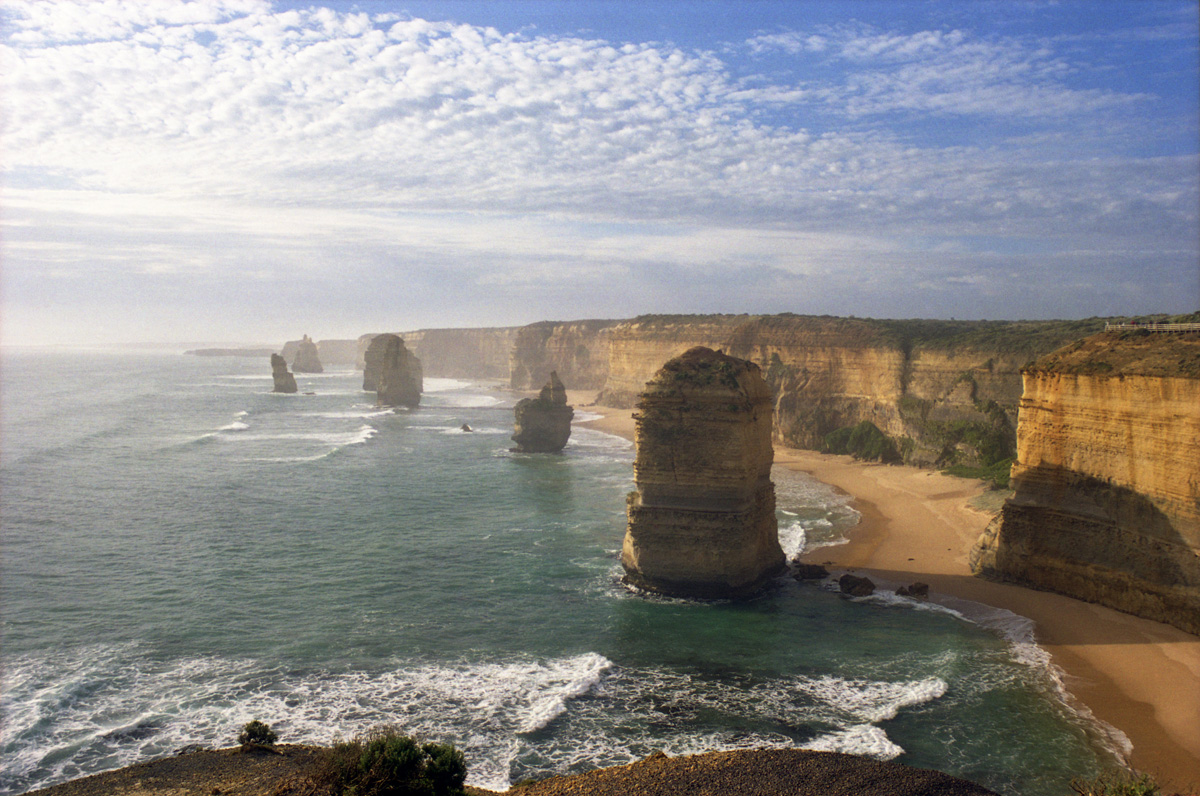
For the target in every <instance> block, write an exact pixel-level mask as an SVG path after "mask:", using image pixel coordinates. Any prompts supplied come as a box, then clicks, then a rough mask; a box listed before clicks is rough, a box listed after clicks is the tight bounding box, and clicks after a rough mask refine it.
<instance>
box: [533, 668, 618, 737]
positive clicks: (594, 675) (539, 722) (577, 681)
mask: <svg viewBox="0 0 1200 796" xmlns="http://www.w3.org/2000/svg"><path fill="white" fill-rule="evenodd" d="M610 668H612V661H610V660H608V659H607V658H605V657H604V656H603V655H597V654H595V653H588V654H587V655H583V656H581V657H579V658H575V659H572V660H571V663H570V665H569V666H568V667H567V671H566V676H565V677H563V678H562V679H561V680H560V681H559V682H553V681H551V684H550V687H549V689H548V690H549V693H547V694H545V695H544V696H541V697H539V698H538V699H537V700H536V701H535V702H534V703H533V704H532V705H531V706H530V707H529V709H528V710H527V711H526V713H525V716H524V718H523V719H522V720H521V724H520V726H519V727H518V728H517V732H519V733H530V732H536V731H538V730H540V729H543V728H544V727H546V726H547V725H549V724H550V722H552V721H554V720H555V719H556V718H558V717H559V716H560V715H562V713H563V711H565V710H566V709H567V702H569V701H570V700H572V699H574V698H575V697H580V696H583V695H584V694H586V693H587V692H588V691H591V690H592V689H593V688H594V687H595V686H596V685H597V684H599V682H600V677H601V676H602V675H603V674H604V673H605V672H606V671H608V670H609V669H610Z"/></svg>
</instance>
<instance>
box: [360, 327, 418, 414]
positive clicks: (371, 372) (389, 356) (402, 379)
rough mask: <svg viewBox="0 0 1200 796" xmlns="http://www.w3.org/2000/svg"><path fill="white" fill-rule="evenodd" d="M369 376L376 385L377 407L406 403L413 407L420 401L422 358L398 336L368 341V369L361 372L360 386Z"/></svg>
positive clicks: (388, 335) (379, 336)
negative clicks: (418, 357)
mask: <svg viewBox="0 0 1200 796" xmlns="http://www.w3.org/2000/svg"><path fill="white" fill-rule="evenodd" d="M368 378H369V379H370V383H372V384H374V385H375V391H376V393H377V396H378V404H379V406H407V407H408V408H410V409H415V408H416V407H417V406H418V405H419V404H420V403H421V391H422V389H423V387H424V375H423V373H422V371H421V361H420V360H419V359H417V358H416V356H414V355H413V354H412V352H411V351H409V350H408V349H407V348H405V346H404V340H403V339H401V338H400V337H399V336H398V335H394V334H381V335H378V336H376V337H375V339H373V340H372V341H371V345H370V347H369V348H368V349H367V371H365V372H364V375H363V389H364V390H366V389H369V388H368V387H367V384H368Z"/></svg>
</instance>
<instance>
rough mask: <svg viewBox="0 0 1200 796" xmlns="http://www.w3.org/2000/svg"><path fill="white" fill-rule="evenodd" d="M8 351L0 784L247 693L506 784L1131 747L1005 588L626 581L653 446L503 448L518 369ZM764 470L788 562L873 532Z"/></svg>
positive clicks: (1059, 772)
mask: <svg viewBox="0 0 1200 796" xmlns="http://www.w3.org/2000/svg"><path fill="white" fill-rule="evenodd" d="M0 377H2V385H3V387H2V389H3V392H2V405H0V406H2V411H3V415H2V418H3V426H2V437H0V443H2V444H0V476H2V481H0V533H2V543H3V548H2V551H3V559H2V565H0V566H2V569H0V578H2V580H0V622H2V625H0V630H2V636H0V640H2V644H3V646H2V655H3V659H2V660H3V684H2V686H3V687H2V694H0V709H2V722H3V724H2V737H0V744H2V746H0V750H2V751H0V758H2V761H3V763H2V771H0V793H3V794H13V793H23V792H25V791H26V790H30V789H33V788H38V787H43V786H46V785H50V784H54V783H57V782H62V781H64V780H67V779H71V778H75V777H79V776H84V775H87V774H92V773H96V772H100V771H105V770H108V769H112V768H116V767H120V766H124V765H128V764H130V763H133V762H136V761H140V760H145V759H148V758H152V757H156V756H162V755H170V754H173V753H175V752H176V751H177V750H179V749H181V748H184V747H187V746H190V745H196V744H199V745H205V746H229V745H233V744H234V743H235V741H236V737H237V733H238V731H239V729H240V727H241V726H242V725H243V724H244V723H245V722H247V721H249V720H250V719H254V718H257V719H261V720H263V721H266V722H268V723H269V724H271V725H272V726H273V727H274V728H275V730H276V731H277V732H278V733H279V735H280V740H281V741H284V742H296V743H329V742H330V741H332V740H333V739H334V738H336V737H339V736H340V737H343V738H348V737H351V736H353V735H354V734H355V733H358V732H360V731H362V730H365V729H367V728H368V727H371V726H373V725H377V724H383V723H389V724H394V725H398V726H399V727H401V728H403V729H404V730H405V731H407V732H411V733H414V734H418V735H420V736H422V737H424V738H427V739H432V740H441V741H449V742H452V743H454V744H456V745H457V746H459V747H460V748H461V749H463V750H464V751H465V753H466V756H467V761H468V765H469V775H468V782H469V783H470V784H475V785H479V786H482V787H487V788H493V789H497V790H503V789H505V788H507V787H508V786H509V784H510V783H514V782H517V781H520V780H522V779H526V778H530V777H542V776H546V775H549V774H566V773H572V772H579V771H584V770H588V769H590V768H593V767H597V766H609V765H616V764H623V763H627V762H630V761H633V760H635V759H638V758H641V757H643V756H645V755H647V754H649V753H651V752H654V751H657V750H662V751H665V752H667V753H668V754H671V755H681V754H688V753H695V752H702V751H709V750H717V749H738V748H753V747H764V746H769V747H803V748H811V749H828V750H837V751H845V752H853V753H859V754H868V755H873V756H875V757H878V758H884V759H896V760H899V761H901V762H904V763H907V764H910V765H915V766H921V767H928V768H936V769H940V770H942V771H946V772H948V773H951V774H955V775H958V776H962V777H966V778H968V779H972V780H975V781H977V782H979V783H981V784H983V785H986V786H988V787H990V788H993V789H995V790H997V791H999V792H1001V793H1004V794H1014V795H1016V794H1021V795H1023V796H1024V795H1028V796H1036V795H1041V794H1045V796H1061V794H1063V793H1066V792H1068V788H1067V782H1068V781H1069V779H1070V778H1071V777H1072V776H1075V775H1091V774H1094V773H1095V772H1096V771H1097V770H1098V769H1099V768H1101V767H1104V766H1108V765H1111V764H1112V763H1113V762H1114V757H1113V755H1114V751H1113V750H1116V749H1119V748H1120V745H1121V738H1120V736H1119V734H1118V733H1115V732H1113V731H1110V730H1107V729H1106V728H1104V727H1102V726H1100V725H1098V724H1097V723H1095V722H1093V721H1092V720H1091V719H1090V718H1089V717H1088V716H1086V715H1081V714H1080V713H1079V712H1077V711H1076V710H1074V709H1073V708H1072V707H1071V706H1070V704H1069V701H1068V700H1066V699H1065V692H1064V691H1063V690H1062V686H1061V682H1060V680H1059V678H1058V676H1057V673H1056V672H1055V670H1054V669H1053V668H1051V667H1050V666H1049V665H1048V661H1047V658H1046V656H1045V655H1044V654H1043V653H1042V652H1041V650H1040V649H1038V648H1037V647H1036V646H1035V645H1034V644H1033V643H1032V640H1031V635H1030V632H1029V623H1028V622H1025V621H1024V620H1022V619H1021V618H1020V617H1017V616H1014V615H1012V614H1008V613H1006V612H1003V611H995V610H991V609H985V608H983V607H982V606H963V605H957V606H955V607H954V608H953V609H951V608H946V607H942V606H940V605H936V604H931V603H922V602H917V601H912V600H908V599H905V598H900V597H896V596H895V595H894V594H893V593H891V592H887V591H884V592H881V593H879V594H877V595H876V596H873V597H869V598H860V599H848V598H845V597H843V596H841V595H839V594H837V593H835V591H834V590H832V589H831V588H830V586H829V585H828V584H820V583H801V582H797V581H795V580H793V579H791V578H788V577H783V578H780V579H779V581H778V582H777V583H776V584H775V585H774V587H773V588H771V589H770V590H769V591H768V592H766V593H764V594H763V595H762V596H761V597H759V598H757V599H755V600H752V601H749V602H742V603H736V602H699V601H684V600H673V599H664V598H659V597H650V596H645V595H642V594H637V593H634V592H633V591H631V590H629V589H627V588H626V587H625V586H623V585H622V584H621V583H620V574H621V569H620V564H619V561H618V553H619V550H620V547H621V540H622V537H623V535H624V530H625V527H624V512H625V495H626V493H627V492H629V491H630V490H631V489H632V487H633V480H632V478H633V471H632V463H633V456H634V451H633V447H632V445H631V444H630V443H629V442H627V441H625V440H623V439H620V438H617V437H613V436H610V435H607V434H604V433H601V432H598V431H595V430H592V429H589V428H587V427H586V425H578V424H577V425H576V427H575V429H574V432H573V434H572V436H571V441H570V443H569V444H568V446H567V448H566V450H565V451H564V452H563V453H562V454H560V455H534V454H515V453H512V452H510V451H509V446H510V444H511V443H510V440H509V435H510V434H511V433H512V406H513V403H514V402H515V400H516V398H515V396H514V395H512V394H511V393H509V392H507V391H504V390H501V389H499V388H498V387H497V386H496V385H494V384H488V383H477V382H471V381H467V380H451V379H437V378H429V379H426V382H425V388H426V392H425V395H424V397H423V402H422V405H421V407H420V408H419V409H417V410H415V411H411V412H410V411H406V410H391V409H380V408H377V407H375V406H374V396H373V395H370V394H367V393H364V392H362V391H361V379H362V376H361V374H360V373H355V372H353V371H351V370H331V371H329V372H327V373H324V374H320V375H305V374H298V375H297V381H298V382H299V384H300V390H301V391H302V392H309V393H312V394H311V395H306V394H297V395H275V394H272V393H271V392H270V390H271V377H270V365H269V363H268V362H267V361H266V360H265V359H264V360H263V361H259V360H257V359H237V358H199V357H192V356H183V355H181V354H180V353H179V352H170V353H162V352H137V353H130V352H127V351H126V352H122V351H99V350H97V351H79V352H61V351H58V352H47V351H35V350H5V351H4V353H3V356H2V359H0ZM587 416H588V415H587V412H586V409H582V410H581V409H577V415H576V419H577V423H578V421H580V420H581V419H586V417H587ZM463 423H467V424H469V425H470V426H471V427H472V428H473V429H474V431H473V432H470V433H468V432H464V431H462V430H461V429H460V426H461V425H462V424H463ZM774 478H775V482H776V488H777V492H778V507H779V521H780V537H781V540H782V542H783V544H784V547H785V550H786V551H787V552H788V553H789V554H791V553H793V552H795V551H798V550H800V549H802V548H804V547H806V546H808V547H812V546H818V545H827V544H836V543H838V541H839V540H842V539H844V538H845V537H844V534H845V533H846V531H847V530H848V529H850V528H851V527H853V525H854V524H855V522H856V520H857V514H856V513H855V512H854V510H853V508H852V507H851V505H849V503H848V500H847V499H846V498H845V497H844V496H841V495H838V494H836V493H835V492H834V491H833V490H832V489H830V488H829V487H826V486H825V485H823V484H821V483H819V482H817V481H815V480H813V479H811V478H809V477H807V476H804V475H803V474H797V473H792V472H789V471H786V470H783V469H782V468H778V467H777V468H775V472H774Z"/></svg>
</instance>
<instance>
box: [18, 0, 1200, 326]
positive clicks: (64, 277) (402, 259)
mask: <svg viewBox="0 0 1200 796" xmlns="http://www.w3.org/2000/svg"><path fill="white" fill-rule="evenodd" d="M0 30H2V33H0V111H2V115H0V120H2V121H0V123H2V125H3V126H2V127H0V160H2V164H3V166H2V167H3V171H2V174H0V179H2V180H3V182H2V185H0V234H2V236H3V237H2V239H0V240H2V242H0V247H2V248H0V255H2V260H0V311H2V312H0V324H2V326H0V342H3V343H4V344H29V343H69V342H81V341H85V340H86V341H90V342H132V341H150V340H164V341H245V342H252V341H262V342H279V341H282V340H285V339H295V338H298V337H299V336H300V334H302V333H307V334H310V335H312V336H313V337H316V338H318V339H321V338H339V337H354V336H357V335H358V334H361V333H365V332H372V331H385V330H404V329H414V328H419V327H439V326H441V327H446V326H494V325H505V326H507V325H518V324H524V323H530V322H533V321H537V320H548V319H576V318H620V317H631V316H634V315H637V314H641V313H652V312H663V313H707V312H729V313H741V312H748V313H775V312H797V313H812V314H832V315H858V316H860V317H863V316H870V317H893V318H897V317H938V318H949V317H957V318H992V319H1000V318H1008V319H1018V318H1077V317H1086V316H1092V315H1124V314H1138V313H1147V312H1189V311H1193V310H1196V309H1197V308H1200V55H1198V48H1197V40H1198V36H1200V6H1198V4H1197V3H1196V2H1195V0H1181V1H1179V2H1175V1H1174V0H1170V1H1169V0H1136V1H1132V2H1120V1H1118V0H1088V1H1084V0H1079V1H1078V2H1070V1H1067V0H1064V2H1041V1H1034V0H1030V1H1029V2H1020V1H1019V0H1004V1H1003V2H984V1H983V0H976V1H975V2H960V1H959V0H913V1H912V2H906V1H905V0H886V1H884V2H871V1H870V0H841V1H840V2H833V1H830V2H816V0H799V1H797V2H783V0H780V1H779V2H774V1H773V0H745V1H743V2H732V1H729V2H717V1H716V0H713V1H712V2H699V1H698V0H693V1H689V0H670V1H668V2H644V1H643V2H636V3H635V2H617V1H615V0H608V1H605V0H596V1H595V2H586V3H585V2H560V0H546V1H545V2H534V1H533V0H516V1H513V2H490V3H482V2H467V1H466V0H456V1H454V2H434V0H421V1H420V2H392V1H391V0H388V1H387V2H360V3H343V2H326V3H320V2H315V3H312V4H309V3H305V2H266V1H265V0H208V1H206V2H195V3H179V2H163V1H161V0H139V1H138V2H120V1H119V0H86V1H85V2H80V3H74V2H69V1H68V0H48V1H41V0H30V1H26V0H4V2H3V3H2V4H0Z"/></svg>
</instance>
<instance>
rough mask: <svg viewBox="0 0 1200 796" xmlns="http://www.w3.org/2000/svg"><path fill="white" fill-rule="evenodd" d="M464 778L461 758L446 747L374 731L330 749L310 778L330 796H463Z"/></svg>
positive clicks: (392, 730)
mask: <svg viewBox="0 0 1200 796" xmlns="http://www.w3.org/2000/svg"><path fill="white" fill-rule="evenodd" d="M466 778H467V764H466V760H465V758H464V757H463V753H462V752H460V751H458V750H457V749H455V748H454V747H453V746H451V745H450V744H440V743H424V744H422V743H419V742H418V741H417V740H416V739H414V738H411V737H409V736H407V735H403V734H401V733H400V732H399V731H397V730H396V729H395V728H393V727H378V728H375V729H373V730H370V731H369V732H367V733H366V734H365V735H361V736H358V737H356V738H354V740H351V741H340V742H338V743H336V744H334V745H333V748H332V749H330V750H329V752H328V754H327V758H326V760H325V761H324V764H323V766H322V770H321V771H320V772H319V773H318V774H317V775H316V776H315V777H314V778H313V779H314V780H316V781H317V782H318V783H319V784H321V785H323V786H325V787H326V788H328V793H330V794H331V796H462V795H463V794H464V793H465V791H464V790H463V782H464V781H465V780H466Z"/></svg>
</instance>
